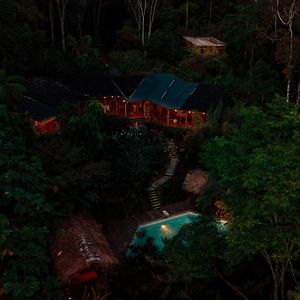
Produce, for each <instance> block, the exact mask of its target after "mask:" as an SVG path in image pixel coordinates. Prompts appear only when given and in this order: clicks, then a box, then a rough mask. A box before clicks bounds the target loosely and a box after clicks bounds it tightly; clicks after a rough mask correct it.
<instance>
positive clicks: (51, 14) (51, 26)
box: [48, 0, 55, 46]
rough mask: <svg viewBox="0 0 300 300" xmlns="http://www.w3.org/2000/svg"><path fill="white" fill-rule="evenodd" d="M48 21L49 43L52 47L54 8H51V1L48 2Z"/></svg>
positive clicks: (53, 39) (53, 38)
mask: <svg viewBox="0 0 300 300" xmlns="http://www.w3.org/2000/svg"><path fill="white" fill-rule="evenodd" d="M48 4H49V6H48V9H49V21H50V31H51V43H52V46H54V41H55V36H54V8H53V0H49V2H48Z"/></svg>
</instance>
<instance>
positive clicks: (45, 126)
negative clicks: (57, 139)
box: [34, 117, 59, 134]
mask: <svg viewBox="0 0 300 300" xmlns="http://www.w3.org/2000/svg"><path fill="white" fill-rule="evenodd" d="M34 128H35V130H36V131H37V132H38V133H41V134H42V133H49V134H57V133H58V131H59V124H58V121H57V119H56V117H53V118H51V119H48V120H45V121H41V122H37V121H34Z"/></svg>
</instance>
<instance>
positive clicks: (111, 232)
mask: <svg viewBox="0 0 300 300" xmlns="http://www.w3.org/2000/svg"><path fill="white" fill-rule="evenodd" d="M195 208H196V207H195V203H194V201H193V200H186V201H182V202H179V203H174V204H169V205H166V206H163V207H162V208H160V209H156V210H149V211H145V212H140V213H133V214H132V215H129V216H128V217H126V218H123V219H113V218H112V219H109V220H108V221H106V222H105V224H103V225H104V226H103V229H104V232H105V235H106V238H107V240H108V242H109V244H110V246H111V248H112V250H113V251H114V253H115V254H116V255H118V256H119V255H120V254H121V253H124V252H125V251H126V249H127V247H128V246H129V244H130V242H131V240H132V238H133V235H134V233H135V232H136V230H137V228H138V226H139V225H142V224H144V223H147V222H150V221H152V220H158V219H163V218H166V216H164V214H163V210H166V211H167V212H168V213H169V214H170V216H172V215H176V214H179V213H182V212H185V211H191V210H195Z"/></svg>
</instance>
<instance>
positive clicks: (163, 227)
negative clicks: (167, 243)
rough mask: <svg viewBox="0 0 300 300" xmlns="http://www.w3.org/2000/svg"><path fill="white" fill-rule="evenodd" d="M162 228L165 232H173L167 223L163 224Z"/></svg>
mask: <svg viewBox="0 0 300 300" xmlns="http://www.w3.org/2000/svg"><path fill="white" fill-rule="evenodd" d="M160 230H161V231H162V232H163V233H170V232H171V230H170V228H169V227H168V225H165V224H163V225H161V226H160Z"/></svg>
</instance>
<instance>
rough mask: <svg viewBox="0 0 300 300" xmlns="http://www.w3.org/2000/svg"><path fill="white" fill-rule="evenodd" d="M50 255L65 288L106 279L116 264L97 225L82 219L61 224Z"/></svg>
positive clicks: (71, 218)
mask: <svg viewBox="0 0 300 300" xmlns="http://www.w3.org/2000/svg"><path fill="white" fill-rule="evenodd" d="M50 253H51V256H52V259H53V262H54V271H55V274H56V276H57V278H58V279H59V280H60V281H61V282H62V283H63V284H64V285H71V284H76V283H80V282H83V281H89V280H92V279H96V278H97V277H100V278H101V277H103V278H105V274H106V273H107V271H109V270H110V269H111V268H112V267H113V266H114V265H115V264H116V263H117V258H116V257H115V256H114V254H113V252H112V250H111V249H110V246H109V244H108V242H107V240H106V238H105V236H104V234H103V232H102V230H101V228H100V226H99V225H98V223H97V222H96V221H95V220H94V219H92V218H90V217H87V216H83V215H72V216H70V217H68V218H67V219H66V220H65V221H64V222H63V223H62V225H61V226H60V227H59V228H58V229H57V230H56V234H55V237H54V241H53V242H52V243H51V245H50Z"/></svg>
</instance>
